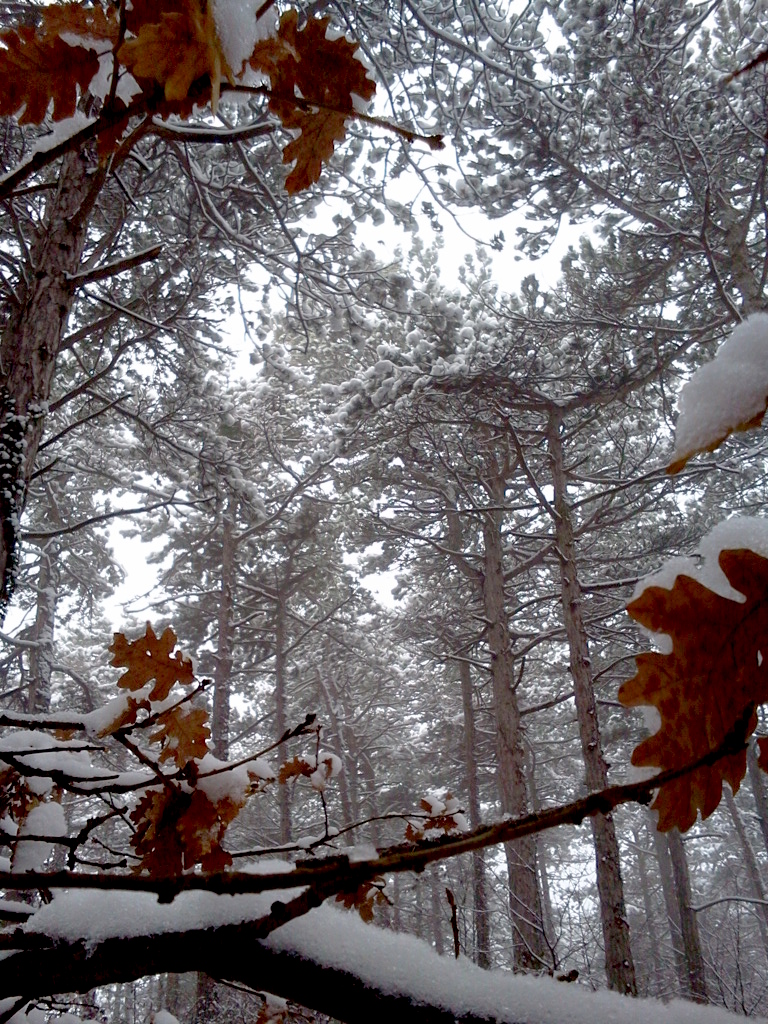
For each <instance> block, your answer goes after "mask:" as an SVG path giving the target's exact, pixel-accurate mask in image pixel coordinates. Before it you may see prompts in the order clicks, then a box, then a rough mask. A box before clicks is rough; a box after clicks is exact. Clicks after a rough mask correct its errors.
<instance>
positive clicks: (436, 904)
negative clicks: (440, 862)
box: [429, 866, 445, 956]
mask: <svg viewBox="0 0 768 1024" xmlns="http://www.w3.org/2000/svg"><path fill="white" fill-rule="evenodd" d="M429 883H430V886H429V892H430V899H431V903H432V906H431V914H430V919H431V922H432V945H433V946H434V947H435V952H436V953H439V954H440V956H442V955H443V952H444V949H445V945H444V942H443V900H444V896H443V894H444V893H445V887H444V886H443V885H442V883H441V881H440V872H439V870H438V868H437V866H435V867H433V868H432V870H431V871H430V872H429Z"/></svg>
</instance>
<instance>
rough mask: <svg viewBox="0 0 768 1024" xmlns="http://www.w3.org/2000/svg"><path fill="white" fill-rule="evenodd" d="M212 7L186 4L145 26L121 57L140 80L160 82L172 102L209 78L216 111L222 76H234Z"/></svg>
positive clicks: (194, 2) (192, 1) (188, 1)
mask: <svg viewBox="0 0 768 1024" xmlns="http://www.w3.org/2000/svg"><path fill="white" fill-rule="evenodd" d="M212 7H213V5H212V4H205V3H202V6H201V3H200V2H199V0H185V2H184V3H183V4H181V5H179V9H178V10H175V11H172V12H171V13H165V14H162V15H161V16H160V18H159V19H157V20H156V22H153V23H145V24H143V25H142V26H141V28H140V29H139V33H138V35H137V36H136V38H135V39H129V40H128V41H127V42H125V43H123V45H122V46H121V47H120V49H119V51H118V57H119V58H120V60H121V62H122V63H123V64H124V65H125V67H126V68H128V70H129V71H130V72H131V73H132V74H133V75H135V76H136V77H137V78H150V79H154V81H156V82H159V83H160V85H162V86H163V88H164V90H165V98H166V100H169V101H179V100H183V99H185V98H186V96H187V94H188V93H189V89H190V86H191V85H192V83H193V82H194V81H195V79H197V78H201V77H202V76H203V75H206V74H207V75H209V77H210V79H211V84H212V87H213V105H214V109H215V107H216V101H217V99H218V91H219V86H220V83H221V79H222V76H226V77H228V78H231V77H232V73H231V70H230V68H229V66H228V64H227V61H226V58H225V57H224V54H223V53H222V50H221V46H220V44H219V40H218V37H217V36H216V25H215V23H214V19H213V11H212Z"/></svg>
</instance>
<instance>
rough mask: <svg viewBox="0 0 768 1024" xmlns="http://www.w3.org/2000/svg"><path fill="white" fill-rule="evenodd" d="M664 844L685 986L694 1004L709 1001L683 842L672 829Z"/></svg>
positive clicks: (676, 831)
mask: <svg viewBox="0 0 768 1024" xmlns="http://www.w3.org/2000/svg"><path fill="white" fill-rule="evenodd" d="M667 845H668V846H669V855H670V857H671V860H672V873H673V875H674V878H675V894H676V896H677V907H678V912H679V914H680V931H681V933H682V937H683V952H684V954H685V963H686V970H687V987H688V992H689V994H690V997H691V999H693V1000H695V1001H696V1002H697V1003H706V1002H709V997H708V995H707V979H706V974H705V972H704V956H703V955H702V952H701V939H700V938H699V926H698V923H697V921H696V914H695V913H694V911H693V910H692V903H693V900H692V899H691V881H690V878H689V875H688V861H687V860H686V856H685V848H684V847H683V839H682V836H681V835H680V833H679V832H678V830H677V829H676V828H673V829H672V830H671V832H668V833H667Z"/></svg>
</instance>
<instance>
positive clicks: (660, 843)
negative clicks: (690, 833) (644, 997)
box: [648, 816, 690, 995]
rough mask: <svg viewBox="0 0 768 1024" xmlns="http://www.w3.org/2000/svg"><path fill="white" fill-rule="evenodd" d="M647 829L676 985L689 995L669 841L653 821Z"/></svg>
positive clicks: (683, 993)
mask: <svg viewBox="0 0 768 1024" xmlns="http://www.w3.org/2000/svg"><path fill="white" fill-rule="evenodd" d="M649 817H650V816H649ZM648 831H649V832H650V834H651V838H652V839H653V846H654V850H655V853H656V860H657V862H658V865H659V877H660V879H661V888H662V892H663V893H664V907H665V909H666V911H667V924H668V926H669V936H670V940H671V942H672V952H673V954H674V958H675V972H676V974H677V981H678V985H679V986H680V992H681V994H682V995H690V987H689V984H688V968H687V965H686V962H685V953H684V951H683V934H682V931H681V929H680V915H679V914H678V910H677V897H676V895H675V877H674V873H673V871H672V858H671V856H670V853H669V843H668V842H667V839H666V836H664V835H662V833H661V832H658V831H657V830H656V826H655V822H654V821H651V822H649V824H648Z"/></svg>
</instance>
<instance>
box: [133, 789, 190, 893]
mask: <svg viewBox="0 0 768 1024" xmlns="http://www.w3.org/2000/svg"><path fill="white" fill-rule="evenodd" d="M188 804H189V796H188V795H187V794H185V793H181V792H179V791H177V790H174V789H170V788H168V789H162V790H150V791H149V792H148V793H145V794H144V796H143V797H142V798H141V799H140V800H139V802H138V803H137V804H136V806H135V807H134V809H133V810H132V811H131V813H130V819H131V821H133V822H134V823H135V825H136V831H135V832H134V833H133V835H132V836H131V846H132V847H133V848H134V850H135V851H136V853H137V855H138V856H139V857H140V862H139V864H138V865H137V866H136V870H137V871H142V870H143V871H147V872H149V874H150V875H153V876H154V877H156V878H167V877H169V876H172V875H178V874H180V873H181V871H182V869H183V866H184V849H183V847H182V843H181V838H180V836H179V834H178V832H177V831H176V823H177V821H178V818H179V815H180V813H181V812H182V810H183V809H184V808H185V807H186V806H188Z"/></svg>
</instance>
